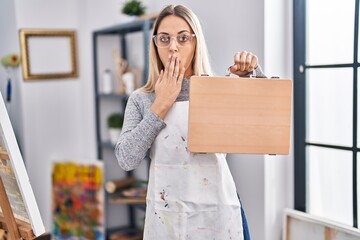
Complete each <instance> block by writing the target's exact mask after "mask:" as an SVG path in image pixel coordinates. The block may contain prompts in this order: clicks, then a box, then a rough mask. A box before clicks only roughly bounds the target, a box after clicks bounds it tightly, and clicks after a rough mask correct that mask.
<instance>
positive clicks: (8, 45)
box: [0, 0, 24, 151]
mask: <svg viewBox="0 0 360 240" xmlns="http://www.w3.org/2000/svg"><path fill="white" fill-rule="evenodd" d="M0 32H1V33H2V34H1V42H0V58H1V57H3V56H5V55H8V54H10V53H17V54H19V55H20V47H19V41H18V33H17V27H16V15H15V4H14V1H12V0H3V1H0ZM4 33H5V34H4ZM19 73H20V68H16V69H15V68H13V69H11V70H10V75H11V76H12V80H11V86H12V100H11V101H10V103H8V104H7V111H8V113H9V117H10V119H11V122H12V125H13V129H14V132H15V134H16V136H17V140H18V143H19V146H20V150H21V151H24V144H23V141H22V139H23V137H22V134H23V125H22V106H21V99H22V96H21V92H20V91H21V89H20V85H21V84H20V83H21V79H20V75H19ZM7 78H8V73H7V72H6V70H5V68H3V67H2V66H1V67H0V91H1V93H2V95H3V98H4V99H5V98H6V91H5V89H6V84H7Z"/></svg>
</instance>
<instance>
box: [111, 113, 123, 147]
mask: <svg viewBox="0 0 360 240" xmlns="http://www.w3.org/2000/svg"><path fill="white" fill-rule="evenodd" d="M123 122H124V116H123V115H122V114H121V113H112V114H110V115H109V117H108V118H107V125H108V129H109V135H110V142H111V143H112V144H114V145H115V144H116V142H117V140H118V138H119V135H120V132H121V128H122V125H123Z"/></svg>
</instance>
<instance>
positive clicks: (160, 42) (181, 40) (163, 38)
mask: <svg viewBox="0 0 360 240" xmlns="http://www.w3.org/2000/svg"><path fill="white" fill-rule="evenodd" d="M195 36H196V35H195V34H194V33H188V32H183V33H180V34H178V35H177V36H176V37H170V35H169V34H165V33H160V34H156V35H154V36H153V39H154V42H155V45H156V46H157V47H158V48H167V47H169V46H170V43H171V39H174V40H175V41H176V43H177V45H178V46H179V47H188V46H190V45H191V42H192V41H193V39H194V38H195Z"/></svg>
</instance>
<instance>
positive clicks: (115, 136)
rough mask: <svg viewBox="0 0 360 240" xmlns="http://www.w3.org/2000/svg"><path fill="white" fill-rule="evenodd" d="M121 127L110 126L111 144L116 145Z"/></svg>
mask: <svg viewBox="0 0 360 240" xmlns="http://www.w3.org/2000/svg"><path fill="white" fill-rule="evenodd" d="M120 133H121V128H109V136H110V142H111V144H113V145H115V144H116V142H117V140H118V139H119V136H120Z"/></svg>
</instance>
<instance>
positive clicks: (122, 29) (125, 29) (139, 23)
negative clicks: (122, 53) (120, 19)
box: [94, 19, 155, 35]
mask: <svg viewBox="0 0 360 240" xmlns="http://www.w3.org/2000/svg"><path fill="white" fill-rule="evenodd" d="M154 21H155V20H154V19H149V20H141V19H139V20H135V21H132V22H128V23H125V24H124V23H123V24H117V25H113V26H110V27H108V28H104V29H101V30H98V31H95V32H94V34H95V35H98V34H101V35H104V34H114V33H117V34H125V33H132V32H138V31H142V30H144V29H150V28H151V27H150V26H152V24H153V23H154Z"/></svg>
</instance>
